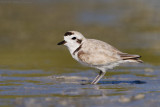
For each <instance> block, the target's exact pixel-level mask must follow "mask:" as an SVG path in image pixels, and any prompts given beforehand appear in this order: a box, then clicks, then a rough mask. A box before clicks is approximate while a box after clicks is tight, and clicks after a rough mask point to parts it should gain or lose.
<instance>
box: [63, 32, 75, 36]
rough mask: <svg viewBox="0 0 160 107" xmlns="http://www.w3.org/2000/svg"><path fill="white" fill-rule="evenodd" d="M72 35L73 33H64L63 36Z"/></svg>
mask: <svg viewBox="0 0 160 107" xmlns="http://www.w3.org/2000/svg"><path fill="white" fill-rule="evenodd" d="M73 34H74V33H73V32H66V33H65V34H64V36H70V35H73Z"/></svg>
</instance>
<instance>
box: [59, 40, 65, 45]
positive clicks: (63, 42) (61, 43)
mask: <svg viewBox="0 0 160 107" xmlns="http://www.w3.org/2000/svg"><path fill="white" fill-rule="evenodd" d="M65 43H66V41H65V40H63V41H62V42H59V43H58V44H57V45H63V44H65Z"/></svg>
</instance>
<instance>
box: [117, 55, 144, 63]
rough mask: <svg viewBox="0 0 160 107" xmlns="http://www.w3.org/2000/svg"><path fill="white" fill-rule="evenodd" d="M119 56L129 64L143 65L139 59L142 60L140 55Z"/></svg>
mask: <svg viewBox="0 0 160 107" xmlns="http://www.w3.org/2000/svg"><path fill="white" fill-rule="evenodd" d="M119 55H120V57H121V58H122V60H127V61H129V62H137V63H143V61H142V60H140V59H139V58H141V56H140V55H130V54H127V53H120V54H119Z"/></svg>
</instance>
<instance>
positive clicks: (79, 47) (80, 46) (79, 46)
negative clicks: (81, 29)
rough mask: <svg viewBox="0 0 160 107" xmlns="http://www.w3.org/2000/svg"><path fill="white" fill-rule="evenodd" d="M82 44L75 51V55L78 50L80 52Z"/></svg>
mask: <svg viewBox="0 0 160 107" xmlns="http://www.w3.org/2000/svg"><path fill="white" fill-rule="evenodd" d="M81 47H82V45H80V46H79V47H78V48H77V49H76V50H75V51H74V52H73V55H75V53H76V52H78V51H79V50H80V49H81Z"/></svg>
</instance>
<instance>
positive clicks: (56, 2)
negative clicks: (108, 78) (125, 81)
mask: <svg viewBox="0 0 160 107" xmlns="http://www.w3.org/2000/svg"><path fill="white" fill-rule="evenodd" d="M159 11H160V1H159V0H76V1H75V0H0V71H1V74H0V75H1V77H3V78H10V77H15V78H17V77H35V76H36V77H37V75H38V76H39V77H41V76H44V75H45V76H50V75H55V74H56V75H57V74H62V73H68V72H74V71H76V70H77V69H78V70H82V71H83V70H88V69H90V68H85V67H81V65H80V64H78V63H77V62H76V61H74V60H73V59H72V58H71V56H70V53H69V51H68V50H67V48H66V47H64V46H57V43H58V42H60V41H61V40H63V35H64V33H65V32H66V31H70V30H76V31H79V32H81V33H82V34H83V35H84V36H85V37H87V38H94V39H99V40H103V41H105V42H107V43H109V44H111V45H113V46H115V47H116V48H118V49H119V50H121V51H123V52H127V53H130V54H139V55H141V56H142V60H143V61H144V65H145V64H148V65H147V66H145V67H144V68H147V70H149V71H150V70H151V71H152V69H150V66H159V65H160V12H159ZM148 68H149V69H148ZM5 70H9V71H8V72H7V71H5ZM16 70H22V72H21V73H20V71H18V73H17V72H16ZM25 70H27V72H30V71H31V70H40V72H41V70H42V71H43V72H45V73H44V74H43V73H42V74H41V73H39V72H38V73H37V74H36V72H35V71H31V72H30V74H28V75H27V73H26V72H25ZM28 70H29V71H28ZM12 72H15V74H14V73H12ZM46 72H47V73H46ZM125 73H126V72H125ZM122 74H123V72H122ZM76 75H77V74H76ZM110 75H113V74H110ZM12 79H13V78H12ZM12 79H7V81H4V80H2V82H4V84H6V85H4V84H3V86H10V85H11V83H10V81H8V80H12ZM21 79H22V78H21ZM21 79H19V80H15V83H12V85H13V86H14V85H15V84H17V83H16V82H19V81H21ZM13 80H14V79H13ZM36 81H37V80H36ZM36 81H35V80H34V81H32V82H31V81H30V82H29V83H33V84H35V83H36ZM25 82H26V81H25ZM25 82H23V83H20V84H23V85H24V84H25ZM12 85H11V86H12ZM15 86H17V85H15ZM4 90H5V89H4ZM0 92H3V91H1V90H0ZM7 93H8V92H7ZM13 93H14V92H11V94H10V95H13ZM22 93H23V92H22ZM3 94H4V93H3ZM4 95H6V94H4ZM22 95H23V94H22ZM0 97H1V98H2V97H4V96H1V95H0ZM8 97H9V98H12V96H8ZM16 98H17V97H16ZM18 101H19V99H18Z"/></svg>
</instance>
